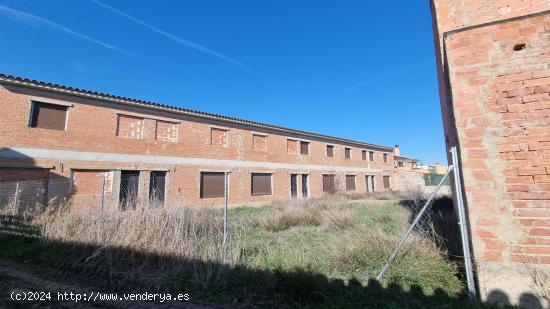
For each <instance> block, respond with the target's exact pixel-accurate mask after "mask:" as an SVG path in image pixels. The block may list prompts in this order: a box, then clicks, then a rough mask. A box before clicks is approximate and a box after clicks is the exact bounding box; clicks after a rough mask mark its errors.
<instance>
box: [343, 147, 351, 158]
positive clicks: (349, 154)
mask: <svg viewBox="0 0 550 309" xmlns="http://www.w3.org/2000/svg"><path fill="white" fill-rule="evenodd" d="M344 155H345V157H346V159H351V148H346V149H344Z"/></svg>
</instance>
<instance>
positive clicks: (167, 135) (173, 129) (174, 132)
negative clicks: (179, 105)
mask: <svg viewBox="0 0 550 309" xmlns="http://www.w3.org/2000/svg"><path fill="white" fill-rule="evenodd" d="M156 124H157V126H156V130H155V131H156V132H155V139H156V140H157V141H164V142H172V143H175V142H177V141H178V124H177V123H174V122H167V121H161V120H157V123H156Z"/></svg>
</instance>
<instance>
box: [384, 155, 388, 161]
mask: <svg viewBox="0 0 550 309" xmlns="http://www.w3.org/2000/svg"><path fill="white" fill-rule="evenodd" d="M384 162H385V163H388V154H387V153H385V154H384Z"/></svg>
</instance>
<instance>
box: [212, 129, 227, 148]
mask: <svg viewBox="0 0 550 309" xmlns="http://www.w3.org/2000/svg"><path fill="white" fill-rule="evenodd" d="M227 131H228V130H225V129H219V128H211V130H210V145H213V146H220V147H227Z"/></svg>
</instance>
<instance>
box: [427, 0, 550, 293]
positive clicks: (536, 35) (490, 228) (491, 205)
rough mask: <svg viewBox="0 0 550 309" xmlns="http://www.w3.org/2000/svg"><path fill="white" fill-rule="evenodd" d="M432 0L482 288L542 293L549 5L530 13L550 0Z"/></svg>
mask: <svg viewBox="0 0 550 309" xmlns="http://www.w3.org/2000/svg"><path fill="white" fill-rule="evenodd" d="M432 2H433V3H432V4H433V7H434V8H435V12H434V27H435V30H436V31H435V35H436V45H437V46H439V48H438V50H437V55H438V56H439V61H440V67H439V74H440V94H441V107H442V114H443V120H444V123H445V131H446V132H445V133H446V141H447V145H448V146H449V147H450V146H455V145H456V146H458V147H459V155H460V159H461V163H462V171H463V173H462V174H463V187H464V190H465V195H466V202H467V207H468V213H469V223H470V227H471V231H472V238H473V240H472V243H473V251H474V256H475V260H476V263H477V268H478V275H479V284H480V291H481V294H482V297H483V298H484V299H488V300H496V301H503V300H502V299H497V298H495V299H491V297H492V295H495V294H494V293H492V292H494V291H496V290H500V291H502V292H504V293H505V294H507V295H508V297H509V298H510V301H511V302H515V303H517V302H518V299H520V297H521V295H522V293H531V294H535V296H537V295H536V291H535V289H534V288H532V287H530V285H529V284H528V283H527V282H530V280H531V279H530V278H529V267H535V266H536V267H539V268H542V269H543V271H546V272H548V271H549V268H548V265H550V227H549V226H550V186H549V184H550V183H549V180H548V178H549V176H550V108H549V105H550V95H549V92H550V91H549V90H550V14H547V13H546V14H544V13H543V14H539V15H534V16H524V15H526V14H531V13H537V12H541V11H544V10H548V9H550V2H548V1H536V0H532V1H519V0H518V1H439V0H434V1H432ZM511 17H518V18H513V19H509V18H511ZM492 21H498V22H496V23H491V24H485V25H480V24H482V23H487V22H492ZM468 26H473V27H472V28H466V29H462V30H457V29H460V28H463V27H468ZM450 30H457V31H455V32H452V33H448V34H447V35H446V36H445V37H444V36H443V35H444V33H445V32H447V31H450ZM521 44H525V48H522V45H521ZM515 49H518V50H515ZM444 68H446V69H447V70H448V71H447V72H445V69H444ZM524 263H527V264H530V265H531V266H525V265H524Z"/></svg>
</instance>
